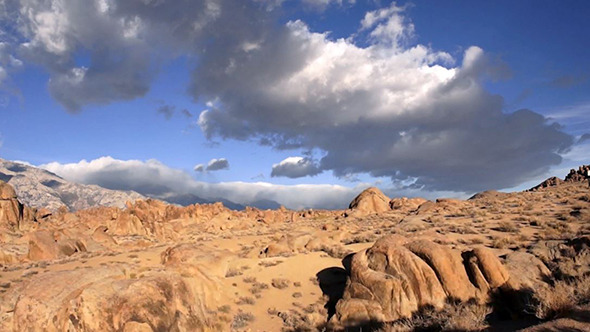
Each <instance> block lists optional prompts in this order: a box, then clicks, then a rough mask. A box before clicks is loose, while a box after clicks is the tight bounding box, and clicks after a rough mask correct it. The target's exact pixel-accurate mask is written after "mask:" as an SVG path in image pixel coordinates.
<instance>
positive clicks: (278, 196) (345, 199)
mask: <svg viewBox="0 0 590 332" xmlns="http://www.w3.org/2000/svg"><path fill="white" fill-rule="evenodd" d="M39 167H41V168H43V169H46V170H48V171H50V172H53V173H55V174H57V175H59V176H61V177H63V178H65V179H67V180H69V181H74V182H79V183H84V184H96V185H99V186H102V187H105V188H109V189H116V190H135V191H137V192H139V193H142V194H144V195H150V196H161V197H164V196H166V194H169V193H174V194H184V193H192V194H195V195H197V196H199V197H202V198H206V199H216V198H225V199H228V200H231V201H233V202H236V203H240V204H249V203H250V202H255V201H259V200H263V199H265V200H273V201H276V202H279V203H280V204H283V205H285V206H287V207H289V208H293V209H300V208H330V209H343V208H346V206H347V205H348V203H349V202H350V201H351V200H352V198H354V196H356V195H357V194H358V193H359V192H360V191H361V190H362V189H364V188H365V187H366V186H368V185H367V184H359V185H358V186H356V187H354V188H348V187H343V186H338V185H328V184H301V185H294V186H287V185H276V184H271V183H267V182H253V183H249V182H222V183H206V182H201V181H196V180H195V179H193V178H192V177H191V176H190V175H188V174H187V173H185V172H183V171H181V170H176V169H173V168H170V167H168V166H166V165H164V164H162V163H161V162H159V161H157V160H148V161H140V160H117V159H114V158H112V157H101V158H98V159H95V160H91V161H86V160H82V161H80V162H78V163H69V164H60V163H57V162H52V163H49V164H44V165H40V166H39Z"/></svg>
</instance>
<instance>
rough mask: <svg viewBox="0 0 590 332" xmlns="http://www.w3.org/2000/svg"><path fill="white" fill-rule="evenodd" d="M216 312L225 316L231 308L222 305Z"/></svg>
mask: <svg viewBox="0 0 590 332" xmlns="http://www.w3.org/2000/svg"><path fill="white" fill-rule="evenodd" d="M217 310H218V311H220V312H223V313H225V314H227V313H229V312H230V311H231V306H229V305H227V304H226V305H222V306H221V307H219V308H217Z"/></svg>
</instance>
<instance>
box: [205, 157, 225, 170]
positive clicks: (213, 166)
mask: <svg viewBox="0 0 590 332" xmlns="http://www.w3.org/2000/svg"><path fill="white" fill-rule="evenodd" d="M222 169H229V162H228V161H227V159H225V158H219V159H211V160H210V161H209V163H207V168H206V170H207V171H208V172H214V171H220V170H222Z"/></svg>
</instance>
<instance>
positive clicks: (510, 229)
mask: <svg viewBox="0 0 590 332" xmlns="http://www.w3.org/2000/svg"><path fill="white" fill-rule="evenodd" d="M496 230H498V231H500V232H506V233H517V232H518V231H519V229H518V227H517V226H516V225H515V224H514V223H513V222H510V221H501V222H499V223H498V227H496Z"/></svg>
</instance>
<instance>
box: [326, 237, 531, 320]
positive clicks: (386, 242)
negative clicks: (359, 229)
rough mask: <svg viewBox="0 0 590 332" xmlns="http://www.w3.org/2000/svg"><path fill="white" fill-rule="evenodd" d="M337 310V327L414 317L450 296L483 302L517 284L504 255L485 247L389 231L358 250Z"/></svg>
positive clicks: (456, 299) (350, 267)
mask: <svg viewBox="0 0 590 332" xmlns="http://www.w3.org/2000/svg"><path fill="white" fill-rule="evenodd" d="M347 269H348V272H349V276H350V277H349V279H348V281H347V285H346V288H345V290H344V294H343V297H342V299H341V300H339V301H338V303H337V304H336V312H335V314H334V315H333V316H332V318H331V319H330V324H331V325H332V327H335V328H343V327H347V326H358V325H363V324H366V323H369V322H374V321H382V322H390V321H395V320H398V319H401V318H409V317H411V316H412V314H413V313H415V312H417V311H418V310H420V309H421V308H424V307H430V308H435V309H438V308H442V307H443V305H444V304H445V302H446V301H447V300H453V301H462V302H467V301H476V302H479V303H484V302H486V301H488V300H489V299H490V295H491V293H492V292H496V291H498V292H500V291H501V292H506V291H513V290H516V289H515V287H519V285H521V284H526V283H525V282H524V281H522V280H521V281H520V282H519V283H510V282H509V280H510V275H509V273H508V270H507V269H506V268H505V266H504V265H503V264H502V262H501V261H500V259H499V257H498V256H496V254H495V253H494V252H493V251H491V249H487V248H484V247H478V248H474V249H473V250H468V251H463V252H461V251H459V250H456V249H451V248H448V247H445V246H442V245H439V244H436V243H433V242H431V241H427V240H416V241H412V242H408V241H407V240H406V239H405V238H403V237H400V236H396V235H388V236H385V237H383V238H381V239H379V240H378V241H377V242H375V244H374V245H373V246H372V247H371V248H369V249H366V250H363V251H360V252H358V253H356V254H354V255H353V256H352V258H351V260H350V264H349V265H348V266H347Z"/></svg>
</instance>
